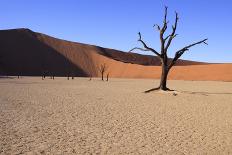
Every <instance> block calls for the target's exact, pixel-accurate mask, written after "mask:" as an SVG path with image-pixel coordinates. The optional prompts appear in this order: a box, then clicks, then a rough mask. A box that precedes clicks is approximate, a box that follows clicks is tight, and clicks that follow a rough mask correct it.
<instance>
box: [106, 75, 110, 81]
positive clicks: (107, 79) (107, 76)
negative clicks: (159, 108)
mask: <svg viewBox="0 0 232 155" xmlns="http://www.w3.org/2000/svg"><path fill="white" fill-rule="evenodd" d="M109 75H110V73H107V75H106V81H109Z"/></svg>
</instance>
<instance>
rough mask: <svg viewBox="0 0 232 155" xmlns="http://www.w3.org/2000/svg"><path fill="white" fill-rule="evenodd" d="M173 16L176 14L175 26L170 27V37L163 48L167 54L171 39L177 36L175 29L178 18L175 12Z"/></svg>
mask: <svg viewBox="0 0 232 155" xmlns="http://www.w3.org/2000/svg"><path fill="white" fill-rule="evenodd" d="M175 14H176V18H175V24H174V25H173V26H172V33H171V34H170V37H169V39H168V43H167V45H166V47H165V51H166V52H167V50H168V48H169V46H170V45H171V42H172V39H174V38H175V37H176V36H177V34H176V28H177V24H178V20H179V17H178V13H177V12H175Z"/></svg>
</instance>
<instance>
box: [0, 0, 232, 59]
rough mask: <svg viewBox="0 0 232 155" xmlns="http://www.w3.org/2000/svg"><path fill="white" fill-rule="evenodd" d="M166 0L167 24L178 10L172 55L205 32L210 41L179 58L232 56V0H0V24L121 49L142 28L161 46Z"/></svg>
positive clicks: (150, 41)
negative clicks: (159, 33)
mask: <svg viewBox="0 0 232 155" xmlns="http://www.w3.org/2000/svg"><path fill="white" fill-rule="evenodd" d="M165 5H167V6H168V7H169V13H168V19H169V21H170V24H171V23H172V22H173V20H174V17H175V16H174V15H175V14H174V11H177V12H178V13H179V16H180V20H179V25H178V28H177V33H178V34H179V35H178V36H177V38H175V40H174V41H173V44H172V46H171V48H170V54H169V55H170V57H171V56H173V55H174V52H175V50H177V49H179V48H181V47H182V46H184V45H188V44H190V43H192V42H195V41H198V40H201V39H204V38H208V39H209V41H208V43H209V45H208V46H206V45H204V44H202V45H198V46H197V47H193V48H192V49H191V50H190V51H189V52H187V53H185V54H184V55H183V57H182V58H184V59H189V60H196V61H207V62H232V0H1V4H0V29H11V28H29V29H31V30H33V31H36V32H41V33H45V34H48V35H51V36H54V37H58V38H61V39H65V40H70V41H76V42H81V43H87V44H93V45H98V46H102V47H108V48H114V49H119V50H123V51H129V50H130V49H131V48H133V47H135V46H140V43H139V42H137V39H138V35H137V33H138V32H139V31H141V33H142V35H143V38H144V40H145V41H146V42H147V44H149V45H150V46H152V47H154V48H155V49H157V50H159V49H160V42H159V36H158V31H157V30H156V29H154V28H153V25H154V24H162V20H163V13H164V6H165ZM169 28H170V29H171V26H170V27H169ZM140 53H143V54H152V53H149V52H140Z"/></svg>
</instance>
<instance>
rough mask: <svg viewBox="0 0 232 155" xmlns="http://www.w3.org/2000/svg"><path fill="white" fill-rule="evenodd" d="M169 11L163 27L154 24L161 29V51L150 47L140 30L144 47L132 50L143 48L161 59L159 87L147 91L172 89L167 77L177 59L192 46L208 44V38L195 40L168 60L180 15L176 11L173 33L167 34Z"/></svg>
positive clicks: (140, 37)
mask: <svg viewBox="0 0 232 155" xmlns="http://www.w3.org/2000/svg"><path fill="white" fill-rule="evenodd" d="M167 13H168V8H167V7H165V14H164V21H163V25H162V27H161V26H159V25H157V24H155V25H154V27H156V28H157V30H158V31H159V34H160V35H159V37H160V43H161V49H160V52H158V51H157V50H155V49H153V48H151V47H149V46H148V45H147V44H146V43H145V42H144V41H143V39H142V35H141V33H140V32H139V33H138V35H139V39H138V41H139V42H141V44H142V45H143V48H140V47H135V48H133V49H132V50H130V51H133V50H135V49H137V50H142V51H151V52H153V53H154V54H155V55H156V56H158V58H159V59H160V61H161V66H162V74H161V78H160V85H159V87H157V88H153V89H151V90H148V91H146V92H150V91H153V90H164V91H167V90H170V89H168V88H167V77H168V73H169V71H170V69H171V68H172V67H173V66H174V65H175V64H176V62H177V60H178V59H179V58H180V57H181V56H182V55H183V54H184V53H185V52H186V51H189V49H190V48H191V47H193V46H195V45H198V44H201V43H204V44H207V43H206V41H207V40H208V39H204V40H201V41H198V42H195V43H193V44H190V45H188V46H185V47H183V48H181V49H180V50H178V51H176V53H175V57H174V58H173V59H172V60H171V61H168V56H167V54H168V48H169V47H170V45H171V43H172V40H173V39H174V38H175V37H176V36H177V33H176V29H177V24H178V20H179V16H178V13H177V12H175V23H174V25H172V31H171V33H170V34H169V35H166V36H165V32H166V30H167V28H168V21H167Z"/></svg>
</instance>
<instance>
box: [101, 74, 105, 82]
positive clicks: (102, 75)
mask: <svg viewBox="0 0 232 155" xmlns="http://www.w3.org/2000/svg"><path fill="white" fill-rule="evenodd" d="M101 77H102V81H104V73H101Z"/></svg>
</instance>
